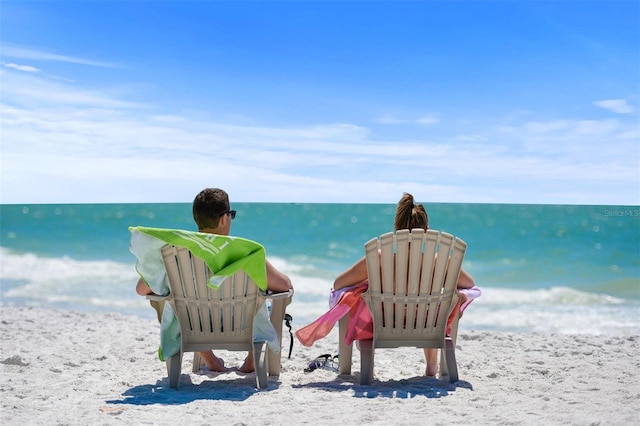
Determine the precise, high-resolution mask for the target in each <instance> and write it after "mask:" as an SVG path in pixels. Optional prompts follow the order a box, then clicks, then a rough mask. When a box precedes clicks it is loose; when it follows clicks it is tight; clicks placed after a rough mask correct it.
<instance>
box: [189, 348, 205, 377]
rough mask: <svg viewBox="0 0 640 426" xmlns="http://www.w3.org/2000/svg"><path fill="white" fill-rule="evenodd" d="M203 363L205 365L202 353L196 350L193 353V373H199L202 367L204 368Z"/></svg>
mask: <svg viewBox="0 0 640 426" xmlns="http://www.w3.org/2000/svg"><path fill="white" fill-rule="evenodd" d="M203 365H205V363H204V361H203V360H202V357H201V356H200V354H199V353H198V352H194V353H193V366H192V367H191V372H192V373H197V372H198V371H200V369H201V368H202V366H203Z"/></svg>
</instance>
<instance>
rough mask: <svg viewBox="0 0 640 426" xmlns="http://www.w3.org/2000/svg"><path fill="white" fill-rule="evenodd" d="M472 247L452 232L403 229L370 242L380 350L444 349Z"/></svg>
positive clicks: (372, 305) (371, 295)
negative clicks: (460, 277) (460, 278)
mask: <svg viewBox="0 0 640 426" xmlns="http://www.w3.org/2000/svg"><path fill="white" fill-rule="evenodd" d="M465 251H466V244H465V243H464V241H462V240H460V239H456V238H454V237H453V236H452V235H450V234H447V233H441V232H438V231H435V230H428V231H424V230H422V229H413V230H411V231H409V230H399V231H397V232H396V233H392V232H390V233H387V234H384V235H382V236H380V238H374V239H372V240H370V241H369V242H367V243H366V244H365V252H366V258H367V271H368V276H369V289H368V291H367V292H366V293H365V294H364V297H365V300H366V301H367V304H368V305H369V309H370V310H371V313H372V315H373V319H374V321H373V322H374V341H375V342H376V343H375V346H376V347H398V346H405V345H407V346H408V345H416V346H418V347H433V346H438V347H444V339H445V331H446V323H447V317H448V315H449V312H450V311H451V309H452V301H453V300H454V299H455V293H456V284H457V281H458V275H459V273H460V269H461V266H462V259H463V257H464V253H465Z"/></svg>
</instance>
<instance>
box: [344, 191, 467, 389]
mask: <svg viewBox="0 0 640 426" xmlns="http://www.w3.org/2000/svg"><path fill="white" fill-rule="evenodd" d="M415 228H421V229H424V230H425V231H426V230H427V229H429V218H428V216H427V212H426V211H425V209H424V207H423V206H422V204H415V203H414V201H413V195H411V194H408V193H406V192H405V193H404V194H403V195H402V198H401V199H400V201H399V202H398V207H397V209H396V217H395V221H394V229H395V230H396V231H398V230H400V229H415ZM367 279H368V275H367V261H366V258H365V257H363V258H362V259H360V260H359V261H357V262H356V263H355V264H353V265H352V266H351V267H349V268H348V269H347V270H346V271H344V272H343V273H341V274H340V275H338V277H337V278H336V279H335V281H334V282H333V289H334V291H336V290H340V289H342V288H345V287H349V286H353V285H357V284H361V283H362V282H364V281H366V280H367ZM474 285H475V284H474V281H473V278H471V275H469V274H468V273H467V272H466V271H464V270H463V269H461V270H460V275H459V278H458V284H457V287H458V289H469V288H472V287H474ZM461 297H464V295H462V294H461ZM424 358H425V361H426V364H427V367H426V369H425V375H426V376H432V377H433V376H435V375H436V372H437V370H438V350H437V349H424Z"/></svg>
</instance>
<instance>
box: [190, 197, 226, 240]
mask: <svg viewBox="0 0 640 426" xmlns="http://www.w3.org/2000/svg"><path fill="white" fill-rule="evenodd" d="M229 209H230V205H229V194H227V193H226V192H225V191H224V190H222V189H219V188H206V189H203V190H202V191H200V192H199V193H198V195H196V198H195V199H194V200H193V220H195V222H196V224H197V225H198V230H203V229H216V228H217V227H218V223H219V222H220V216H222V214H223V213H224V212H227V211H228V210H229Z"/></svg>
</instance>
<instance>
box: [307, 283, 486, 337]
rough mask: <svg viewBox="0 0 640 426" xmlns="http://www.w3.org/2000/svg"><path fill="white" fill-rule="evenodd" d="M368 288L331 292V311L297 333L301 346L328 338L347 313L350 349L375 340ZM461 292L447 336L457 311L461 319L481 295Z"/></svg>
mask: <svg viewBox="0 0 640 426" xmlns="http://www.w3.org/2000/svg"><path fill="white" fill-rule="evenodd" d="M368 287H369V282H368V281H365V282H363V283H362V284H358V285H355V286H350V287H345V288H342V289H339V290H332V291H331V294H330V295H329V306H330V309H329V311H328V312H326V313H325V314H323V315H322V316H321V317H319V318H318V319H317V320H315V321H314V322H312V323H311V324H309V325H307V326H305V327H302V328H301V329H299V330H298V331H297V332H296V337H297V338H298V340H299V341H300V343H302V345H304V346H312V345H313V344H314V343H315V342H316V341H317V340H320V339H322V338H323V337H326V336H327V335H328V334H329V333H330V332H331V329H332V328H333V327H334V326H335V324H336V322H338V321H339V320H340V319H341V318H342V317H343V316H345V315H346V314H347V313H349V314H350V316H349V324H348V325H347V333H346V335H345V343H346V344H347V345H350V344H352V343H353V341H354V340H368V339H372V338H373V318H372V316H371V312H369V308H368V307H367V304H366V302H365V301H364V299H363V298H362V293H364V292H365V291H366V290H367V288H368ZM458 291H459V293H460V295H461V296H462V297H460V298H459V299H458V303H457V304H456V306H455V308H454V309H452V310H451V314H450V315H449V318H448V320H447V334H449V333H450V331H451V324H452V322H453V320H454V318H455V315H456V309H458V310H459V312H460V315H462V313H463V312H464V310H465V309H467V307H468V306H469V304H471V302H473V300H474V299H476V298H478V297H480V295H481V294H482V292H481V290H480V289H479V288H478V287H473V288H470V289H459V290H458Z"/></svg>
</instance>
